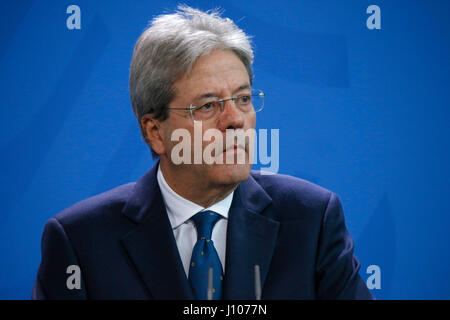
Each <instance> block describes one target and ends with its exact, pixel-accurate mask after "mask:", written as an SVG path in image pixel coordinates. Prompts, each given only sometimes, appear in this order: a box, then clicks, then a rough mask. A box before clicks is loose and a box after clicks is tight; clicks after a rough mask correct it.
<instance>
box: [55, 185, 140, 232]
mask: <svg viewBox="0 0 450 320" xmlns="http://www.w3.org/2000/svg"><path fill="white" fill-rule="evenodd" d="M134 186H135V182H130V183H127V184H124V185H121V186H118V187H115V188H113V189H111V190H108V191H105V192H103V193H100V194H97V195H94V196H92V197H89V198H86V199H84V200H81V201H79V202H77V203H75V204H73V205H71V206H70V207H68V208H66V209H64V210H62V211H61V212H59V213H58V214H57V215H55V216H54V218H55V219H56V220H58V221H59V222H60V223H61V224H62V225H63V226H68V225H71V226H74V225H77V224H80V223H86V221H89V220H91V219H99V218H101V217H104V216H105V215H108V214H113V213H114V212H117V211H121V210H122V208H123V206H124V205H125V204H126V203H127V201H128V199H129V198H130V196H131V194H132V192H133V190H134Z"/></svg>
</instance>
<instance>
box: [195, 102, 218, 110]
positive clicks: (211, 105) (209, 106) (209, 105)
mask: <svg viewBox="0 0 450 320" xmlns="http://www.w3.org/2000/svg"><path fill="white" fill-rule="evenodd" d="M214 104H215V101H211V102H208V103H205V104H204V105H202V106H201V107H200V108H198V109H199V110H205V111H206V110H210V109H213V108H214Z"/></svg>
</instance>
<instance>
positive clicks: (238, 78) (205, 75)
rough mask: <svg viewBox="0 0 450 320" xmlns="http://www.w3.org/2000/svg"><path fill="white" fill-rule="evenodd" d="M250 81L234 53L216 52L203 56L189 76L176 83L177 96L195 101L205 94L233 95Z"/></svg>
mask: <svg viewBox="0 0 450 320" xmlns="http://www.w3.org/2000/svg"><path fill="white" fill-rule="evenodd" d="M246 84H247V85H250V79H249V76H248V73H247V69H246V68H245V66H244V64H243V63H242V61H241V60H240V59H239V58H238V56H237V55H236V54H235V53H233V52H232V51H228V50H226V51H225V50H215V51H212V52H211V53H209V54H207V55H204V56H201V57H200V58H198V60H197V61H196V62H195V64H194V65H193V67H192V70H191V72H190V73H189V74H186V75H184V76H183V77H181V78H180V79H179V80H178V81H176V82H175V83H174V87H175V89H176V92H177V96H184V97H185V98H186V99H193V98H195V97H196V96H198V95H202V94H205V93H214V94H216V95H218V96H220V95H229V94H232V93H233V92H234V91H235V90H237V89H238V88H239V87H242V86H243V85H246Z"/></svg>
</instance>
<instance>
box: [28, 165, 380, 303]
mask: <svg viewBox="0 0 450 320" xmlns="http://www.w3.org/2000/svg"><path fill="white" fill-rule="evenodd" d="M156 172H157V165H155V167H154V168H153V169H151V170H150V171H149V172H148V173H146V174H145V175H144V176H143V177H142V178H140V179H139V180H138V181H137V182H136V183H129V184H126V185H122V186H119V187H117V188H115V189H113V190H110V191H108V192H105V193H103V194H100V195H97V196H94V197H92V198H89V199H86V200H83V201H81V202H79V203H77V204H75V205H73V206H72V207H70V208H68V209H66V210H64V211H62V212H61V213H59V214H58V215H56V216H55V217H53V218H51V219H50V220H49V221H48V222H47V223H46V225H45V228H44V233H43V237H42V261H41V264H40V267H39V271H38V274H37V278H36V282H35V285H34V288H33V292H32V298H33V299H193V295H192V291H191V288H190V286H189V282H188V280H187V278H186V274H185V272H184V269H183V265H182V262H181V259H180V256H179V253H178V249H177V245H176V242H175V238H174V235H173V231H172V228H171V225H170V222H169V219H168V217H167V213H166V209H165V206H164V203H163V199H162V196H161V192H160V189H159V186H158V183H157V179H156ZM225 260H226V261H225V276H224V280H223V281H224V283H223V297H224V299H254V298H255V294H254V274H253V270H254V265H259V266H260V270H261V280H262V299H372V298H373V297H372V295H371V294H370V292H369V290H368V289H367V287H366V285H365V283H364V281H363V280H362V279H361V278H360V276H359V275H358V270H359V268H360V264H359V262H358V260H357V259H356V258H355V257H354V255H353V241H352V239H351V237H350V235H349V233H348V232H347V229H346V226H345V222H344V215H343V211H342V206H341V203H340V201H339V198H338V197H337V196H336V194H334V193H332V192H330V191H328V190H326V189H324V188H322V187H319V186H317V185H315V184H313V183H310V182H307V181H305V180H302V179H298V178H294V177H290V176H285V175H260V174H259V173H258V172H255V171H252V172H251V174H250V176H249V178H248V179H247V180H246V181H244V182H242V183H241V184H239V186H238V187H237V188H236V190H235V193H234V197H233V201H232V204H231V207H230V211H229V220H228V229H227V239H226V258H225ZM70 265H77V266H79V267H80V270H81V275H82V277H81V289H72V290H69V289H68V287H67V285H66V281H67V279H68V277H69V276H71V274H68V273H67V272H66V271H67V267H68V266H70Z"/></svg>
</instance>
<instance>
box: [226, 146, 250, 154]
mask: <svg viewBox="0 0 450 320" xmlns="http://www.w3.org/2000/svg"><path fill="white" fill-rule="evenodd" d="M238 150H243V151H244V152H247V148H246V147H245V146H243V145H240V144H234V145H231V146H229V147H228V148H224V149H223V153H226V152H234V153H237V152H238Z"/></svg>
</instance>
